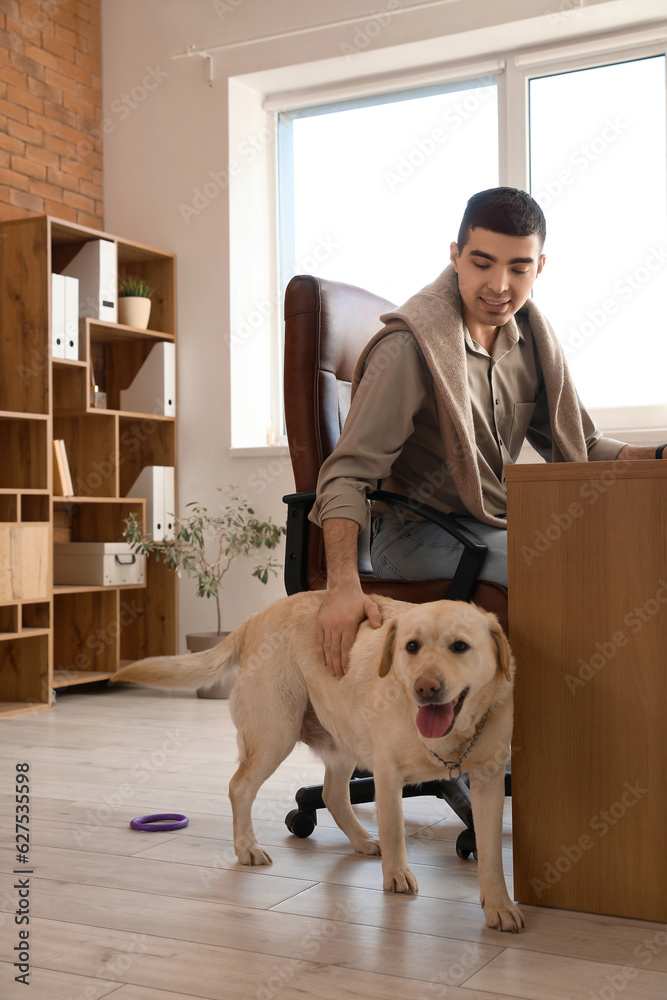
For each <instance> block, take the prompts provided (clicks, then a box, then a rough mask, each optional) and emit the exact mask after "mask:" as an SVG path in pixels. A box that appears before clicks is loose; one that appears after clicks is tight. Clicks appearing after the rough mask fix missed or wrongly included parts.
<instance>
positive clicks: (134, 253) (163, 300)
mask: <svg viewBox="0 0 667 1000" xmlns="http://www.w3.org/2000/svg"><path fill="white" fill-rule="evenodd" d="M126 275H127V276H130V275H131V276H133V277H135V278H143V279H144V280H145V281H147V282H148V284H149V285H150V287H151V288H154V289H155V291H154V292H153V294H152V295H151V315H150V319H149V321H148V328H149V329H150V330H155V331H158V332H159V331H164V332H165V333H172V334H173V333H174V332H175V330H176V299H175V294H174V290H175V288H176V259H175V257H174V256H173V255H172V254H167V253H161V252H160V251H158V250H152V249H151V248H149V247H145V246H141V245H140V244H138V243H129V242H124V241H122V240H119V241H118V280H119V281H120V279H121V278H122V277H123V276H126Z"/></svg>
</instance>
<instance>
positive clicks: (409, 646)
mask: <svg viewBox="0 0 667 1000" xmlns="http://www.w3.org/2000/svg"><path fill="white" fill-rule="evenodd" d="M405 648H406V650H407V651H408V653H416V652H417V650H418V649H419V643H418V642H417V640H416V639H410V642H407V643H406V644H405Z"/></svg>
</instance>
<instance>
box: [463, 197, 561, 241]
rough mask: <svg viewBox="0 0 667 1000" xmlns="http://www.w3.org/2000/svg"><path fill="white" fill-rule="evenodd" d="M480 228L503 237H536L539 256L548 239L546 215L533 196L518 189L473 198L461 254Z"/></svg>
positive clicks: (464, 215) (466, 216)
mask: <svg viewBox="0 0 667 1000" xmlns="http://www.w3.org/2000/svg"><path fill="white" fill-rule="evenodd" d="M477 227H479V228H480V229H489V230H490V231H491V232H492V233H502V234H503V236H532V235H533V233H536V234H537V235H538V236H539V238H540V252H542V248H543V247H544V241H545V239H546V237H547V222H546V219H545V218H544V212H543V211H542V209H541V208H540V206H539V205H538V204H537V202H536V201H535V199H534V198H533V197H531V195H529V194H527V192H526V191H520V190H519V188H511V187H495V188H489V189H488V190H487V191H480V192H479V193H478V194H474V195H473V196H472V198H470V200H469V201H468V204H467V205H466V210H465V212H464V213H463V218H462V219H461V226H460V228H459V236H458V240H457V242H458V247H459V253H461V251H462V250H463V248H464V246H465V245H466V243H467V242H468V240H469V239H470V233H471V232H472V230H473V229H475V228H477Z"/></svg>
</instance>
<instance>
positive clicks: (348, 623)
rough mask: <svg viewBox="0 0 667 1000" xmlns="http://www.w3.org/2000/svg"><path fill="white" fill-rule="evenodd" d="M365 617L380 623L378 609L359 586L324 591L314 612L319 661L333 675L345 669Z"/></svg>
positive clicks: (371, 623) (337, 674) (337, 675)
mask: <svg viewBox="0 0 667 1000" xmlns="http://www.w3.org/2000/svg"><path fill="white" fill-rule="evenodd" d="M366 618H367V619H368V622H369V624H370V625H371V626H372V627H373V628H380V626H381V625H382V615H381V614H380V609H379V608H378V606H377V604H376V603H375V601H373V600H371V598H370V597H367V595H366V594H364V592H363V591H362V590H357V589H356V588H344V589H336V590H329V591H327V595H326V597H325V599H324V601H323V602H322V607H321V608H320V613H319V615H318V616H317V644H318V647H319V654H320V659H321V661H322V663H325V664H326V665H327V667H328V668H329V671H330V673H331V674H332V675H333V676H334V677H342V676H343V675H344V674H345V673H347V667H348V661H349V656H350V650H351V649H352V645H353V643H354V640H355V639H356V637H357V630H358V628H359V625H360V624H361V622H363V621H364V620H365V619H366Z"/></svg>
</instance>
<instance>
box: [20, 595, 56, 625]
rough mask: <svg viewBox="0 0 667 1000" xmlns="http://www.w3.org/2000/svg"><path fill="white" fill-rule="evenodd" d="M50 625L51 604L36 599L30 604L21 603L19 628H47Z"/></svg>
mask: <svg viewBox="0 0 667 1000" xmlns="http://www.w3.org/2000/svg"><path fill="white" fill-rule="evenodd" d="M50 626H51V604H50V602H49V601H36V602H34V603H31V604H23V605H22V607H21V629H22V630H23V631H24V632H25V631H32V630H33V629H38V630H40V631H45V630H48V629H49V628H50Z"/></svg>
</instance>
